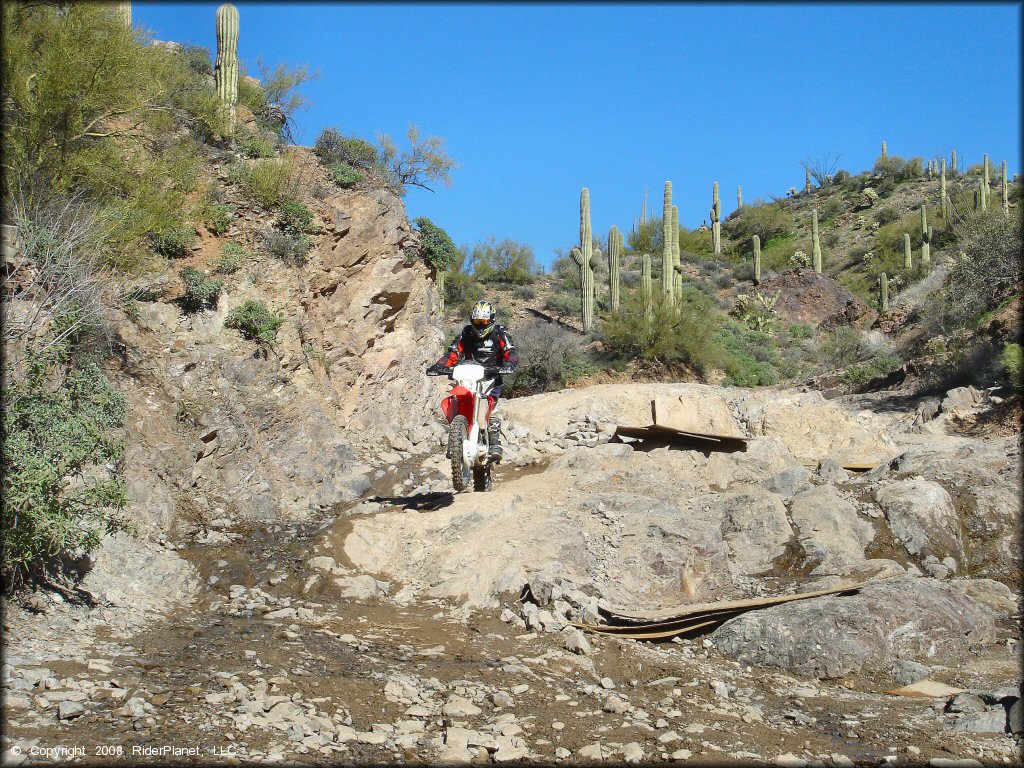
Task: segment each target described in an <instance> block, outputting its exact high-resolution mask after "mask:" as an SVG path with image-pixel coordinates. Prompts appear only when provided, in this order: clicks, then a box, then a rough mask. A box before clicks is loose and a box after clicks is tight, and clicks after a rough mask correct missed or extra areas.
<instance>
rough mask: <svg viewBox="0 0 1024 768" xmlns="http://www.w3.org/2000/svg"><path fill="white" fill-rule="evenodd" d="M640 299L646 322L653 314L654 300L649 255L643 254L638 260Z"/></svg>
mask: <svg viewBox="0 0 1024 768" xmlns="http://www.w3.org/2000/svg"><path fill="white" fill-rule="evenodd" d="M640 299H641V301H642V302H643V305H644V317H646V318H647V319H648V320H650V319H651V317H652V316H653V314H654V309H653V307H652V306H651V302H652V301H653V299H654V285H653V281H652V280H651V254H649V253H645V254H644V255H643V258H641V260H640Z"/></svg>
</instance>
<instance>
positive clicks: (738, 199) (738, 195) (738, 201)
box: [736, 184, 743, 208]
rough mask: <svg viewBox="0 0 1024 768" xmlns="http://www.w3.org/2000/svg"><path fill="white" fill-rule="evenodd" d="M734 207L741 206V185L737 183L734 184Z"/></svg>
mask: <svg viewBox="0 0 1024 768" xmlns="http://www.w3.org/2000/svg"><path fill="white" fill-rule="evenodd" d="M736 207H737V208H742V207H743V187H741V186H740V185H739V184H737V185H736Z"/></svg>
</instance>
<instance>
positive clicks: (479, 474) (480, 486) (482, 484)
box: [473, 464, 491, 491]
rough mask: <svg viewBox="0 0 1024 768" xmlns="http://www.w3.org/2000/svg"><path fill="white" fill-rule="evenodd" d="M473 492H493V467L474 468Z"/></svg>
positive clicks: (487, 465) (488, 465)
mask: <svg viewBox="0 0 1024 768" xmlns="http://www.w3.org/2000/svg"><path fill="white" fill-rule="evenodd" d="M473 490H474V491H489V490H491V465H490V464H486V465H484V466H482V467H473Z"/></svg>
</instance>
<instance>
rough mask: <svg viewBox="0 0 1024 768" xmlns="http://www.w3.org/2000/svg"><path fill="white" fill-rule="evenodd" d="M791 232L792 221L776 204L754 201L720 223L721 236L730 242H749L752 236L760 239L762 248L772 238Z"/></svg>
mask: <svg viewBox="0 0 1024 768" xmlns="http://www.w3.org/2000/svg"><path fill="white" fill-rule="evenodd" d="M792 230H793V220H792V219H791V218H790V216H789V215H788V214H787V213H786V212H785V211H784V210H782V208H781V207H780V206H779V205H778V204H776V203H765V202H764V201H763V200H760V199H758V200H755V201H754V204H753V205H749V206H747V205H745V206H743V208H742V209H741V210H740V212H739V213H738V214H737V215H736V216H734V217H732V218H730V219H729V220H727V221H725V222H723V223H722V234H723V235H725V237H727V238H729V239H730V240H738V241H741V242H750V240H751V239H752V238H753V236H754V235H757V236H758V237H759V238H761V243H762V245H763V246H765V247H767V245H768V243H769V242H770V241H771V240H773V239H774V238H778V237H783V236H785V235H787V234H789V233H790V232H792Z"/></svg>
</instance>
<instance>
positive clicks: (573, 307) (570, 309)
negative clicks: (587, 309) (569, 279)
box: [544, 293, 583, 317]
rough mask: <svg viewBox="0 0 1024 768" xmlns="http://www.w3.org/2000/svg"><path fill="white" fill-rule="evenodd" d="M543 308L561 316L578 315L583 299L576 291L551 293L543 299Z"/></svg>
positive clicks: (580, 311)
mask: <svg viewBox="0 0 1024 768" xmlns="http://www.w3.org/2000/svg"><path fill="white" fill-rule="evenodd" d="M544 309H546V310H547V311H548V312H552V313H554V314H556V315H560V316H562V317H574V316H579V315H580V314H581V313H582V312H583V299H582V298H580V296H579V294H577V293H553V294H551V295H550V296H548V297H547V298H546V299H545V300H544Z"/></svg>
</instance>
